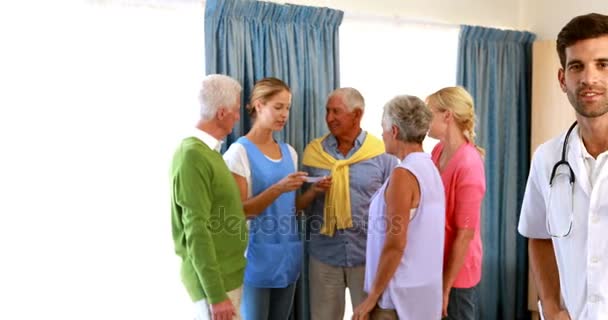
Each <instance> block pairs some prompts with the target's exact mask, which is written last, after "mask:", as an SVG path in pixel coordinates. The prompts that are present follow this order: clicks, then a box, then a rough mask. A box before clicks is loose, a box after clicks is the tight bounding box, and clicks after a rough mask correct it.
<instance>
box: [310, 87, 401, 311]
mask: <svg viewBox="0 0 608 320" xmlns="http://www.w3.org/2000/svg"><path fill="white" fill-rule="evenodd" d="M364 108H365V102H364V100H363V97H362V96H361V94H360V93H359V91H357V90H356V89H354V88H340V89H337V90H335V91H334V92H332V93H331V94H330V96H329V98H328V100H327V105H326V112H327V113H326V116H325V121H326V122H327V126H328V128H329V131H330V134H328V135H326V136H324V137H321V138H318V139H315V140H313V141H312V142H311V143H310V144H309V145H308V146H307V147H306V150H305V151H304V157H303V161H302V162H303V164H304V168H303V169H304V171H306V172H308V175H309V176H328V175H331V177H332V186H331V188H330V190H329V192H327V193H325V194H321V193H319V194H317V195H316V196H315V197H314V199H312V200H311V201H312V205H310V206H309V207H308V209H307V211H306V212H307V215H308V218H309V219H310V220H311V221H310V226H311V233H310V240H309V254H310V262H309V279H310V283H309V287H310V311H311V319H312V320H326V319H342V318H343V317H344V304H345V302H344V300H345V289H346V288H348V290H349V292H350V296H351V302H352V305H353V309H354V308H355V307H356V306H357V305H359V304H360V303H361V302H362V301H363V300H364V298H365V292H364V291H363V282H364V274H365V248H366V240H367V228H368V226H367V223H368V221H367V217H368V209H369V202H370V198H371V197H372V195H373V194H374V193H375V192H376V190H378V189H379V188H380V187H381V186H382V184H383V183H384V181H385V180H386V179H388V177H389V176H390V173H391V171H392V169H393V168H394V167H395V166H396V165H397V158H395V157H393V156H391V155H388V154H386V153H384V144H383V142H382V140H380V139H378V138H376V137H374V136H372V135H370V134H368V133H367V132H365V131H363V130H361V118H362V116H363V111H364ZM370 227H373V226H370Z"/></svg>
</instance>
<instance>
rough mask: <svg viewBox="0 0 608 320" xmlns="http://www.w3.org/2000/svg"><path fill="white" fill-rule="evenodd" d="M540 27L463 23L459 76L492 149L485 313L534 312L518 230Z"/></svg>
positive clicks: (522, 315)
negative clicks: (531, 29)
mask: <svg viewBox="0 0 608 320" xmlns="http://www.w3.org/2000/svg"><path fill="white" fill-rule="evenodd" d="M534 38H535V36H534V34H531V33H529V32H518V31H505V30H498V29H491V28H482V27H472V26H462V28H461V31H460V42H459V49H458V50H459V53H458V72H457V83H458V84H459V85H461V86H463V87H465V88H466V89H467V90H469V92H470V93H471V94H472V96H473V98H474V99H475V107H476V110H475V112H476V115H477V119H478V123H477V137H478V138H477V139H478V140H477V142H478V144H479V145H481V146H482V147H483V148H485V149H486V156H485V166H486V183H487V190H486V195H485V199H484V203H483V206H482V224H481V228H482V241H483V246H484V257H483V259H484V260H483V271H482V272H483V275H482V280H481V284H480V289H481V290H480V296H481V319H505V320H507V319H508V320H511V319H528V318H529V317H530V315H529V312H528V310H527V309H528V308H527V296H528V292H527V290H528V288H527V287H528V286H527V276H528V261H527V243H526V241H525V239H524V238H522V237H521V236H519V235H518V233H517V222H518V221H519V210H520V208H521V202H522V198H523V194H524V189H525V184H526V179H527V176H528V170H529V162H530V106H531V84H532V78H531V75H532V42H533V41H534Z"/></svg>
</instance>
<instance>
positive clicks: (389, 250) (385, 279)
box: [368, 239, 405, 300]
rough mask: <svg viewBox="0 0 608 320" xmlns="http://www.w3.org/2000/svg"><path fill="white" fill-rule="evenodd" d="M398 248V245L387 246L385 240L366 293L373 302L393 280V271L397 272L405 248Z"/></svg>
mask: <svg viewBox="0 0 608 320" xmlns="http://www.w3.org/2000/svg"><path fill="white" fill-rule="evenodd" d="M399 247H400V246H399V245H392V244H389V243H388V239H387V242H386V243H385V245H384V248H383V249H382V254H381V255H380V262H379V263H378V270H377V272H376V277H375V279H374V283H373V285H372V288H371V289H370V292H369V293H368V295H369V296H370V297H372V298H373V299H374V300H378V299H379V298H380V296H381V295H382V293H383V292H384V290H385V289H386V287H387V286H388V283H389V282H390V281H391V279H392V278H393V275H394V274H395V271H397V267H399V264H400V263H401V257H402V256H403V251H404V250H405V246H404V247H403V248H399Z"/></svg>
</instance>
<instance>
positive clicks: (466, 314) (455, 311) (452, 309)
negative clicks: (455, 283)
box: [443, 285, 479, 320]
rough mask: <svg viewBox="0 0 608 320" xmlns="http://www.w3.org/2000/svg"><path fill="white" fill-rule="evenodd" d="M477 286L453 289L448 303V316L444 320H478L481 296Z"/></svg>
mask: <svg viewBox="0 0 608 320" xmlns="http://www.w3.org/2000/svg"><path fill="white" fill-rule="evenodd" d="M478 287H479V285H476V286H474V287H472V288H452V290H450V301H448V316H447V317H445V318H443V320H477V318H478V316H479V294H478V290H479V289H478Z"/></svg>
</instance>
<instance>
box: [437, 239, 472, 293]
mask: <svg viewBox="0 0 608 320" xmlns="http://www.w3.org/2000/svg"><path fill="white" fill-rule="evenodd" d="M471 240H473V237H472V236H471V235H470V234H466V233H464V232H459V233H458V234H457V235H456V239H454V243H453V244H452V249H451V251H450V254H449V255H448V257H447V262H446V264H445V270H444V271H443V291H444V293H445V292H446V291H447V290H448V289H451V288H452V286H453V285H454V281H456V277H457V276H458V273H459V272H460V270H461V269H462V266H463V265H464V261H465V258H466V255H467V252H468V249H469V245H470V244H471Z"/></svg>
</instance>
